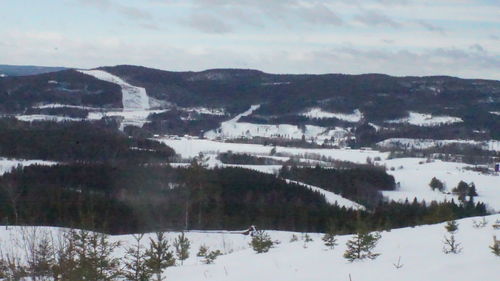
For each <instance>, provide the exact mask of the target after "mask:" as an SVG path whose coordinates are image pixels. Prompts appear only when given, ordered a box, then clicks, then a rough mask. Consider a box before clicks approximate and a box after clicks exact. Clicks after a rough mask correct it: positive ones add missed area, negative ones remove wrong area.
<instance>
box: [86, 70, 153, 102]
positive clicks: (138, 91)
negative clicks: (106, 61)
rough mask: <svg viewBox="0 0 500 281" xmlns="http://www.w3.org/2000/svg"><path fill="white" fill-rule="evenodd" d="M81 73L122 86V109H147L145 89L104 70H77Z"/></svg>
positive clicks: (147, 100) (147, 98)
mask: <svg viewBox="0 0 500 281" xmlns="http://www.w3.org/2000/svg"><path fill="white" fill-rule="evenodd" d="M78 71H79V72H81V73H83V74H87V75H90V76H93V77H95V78H97V79H99V80H103V81H107V82H111V83H115V84H118V85H119V86H120V87H121V88H122V104H123V111H138V110H148V109H149V97H148V95H147V94H146V89H144V88H142V87H136V86H132V85H130V84H129V83H127V82H125V81H124V80H123V79H121V78H120V77H118V76H115V75H112V74H110V73H108V72H106V71H104V70H98V69H93V70H78Z"/></svg>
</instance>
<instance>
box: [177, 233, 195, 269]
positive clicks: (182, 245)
mask: <svg viewBox="0 0 500 281" xmlns="http://www.w3.org/2000/svg"><path fill="white" fill-rule="evenodd" d="M190 247H191V242H190V241H189V239H187V237H186V236H185V235H184V232H182V233H181V234H179V236H177V238H175V240H174V248H175V254H176V255H177V259H178V260H180V261H181V264H183V263H184V260H186V259H187V258H189V248H190Z"/></svg>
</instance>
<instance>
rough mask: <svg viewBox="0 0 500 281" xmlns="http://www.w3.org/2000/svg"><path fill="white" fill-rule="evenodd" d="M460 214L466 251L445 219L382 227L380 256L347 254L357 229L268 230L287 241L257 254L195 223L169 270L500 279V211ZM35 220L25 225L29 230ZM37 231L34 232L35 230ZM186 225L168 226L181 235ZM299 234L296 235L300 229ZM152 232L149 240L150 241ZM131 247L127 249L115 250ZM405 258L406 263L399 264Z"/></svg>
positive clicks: (283, 278) (242, 241) (317, 279)
mask: <svg viewBox="0 0 500 281" xmlns="http://www.w3.org/2000/svg"><path fill="white" fill-rule="evenodd" d="M479 219H480V218H467V219H462V220H458V224H459V230H458V233H457V234H456V239H457V241H458V242H459V243H461V247H462V248H463V250H462V252H461V253H459V254H445V253H444V252H443V251H442V248H443V237H444V235H445V234H446V230H445V228H444V225H445V224H444V223H441V224H436V225H424V226H418V227H414V228H402V229H393V230H392V231H385V232H382V233H381V236H382V238H381V240H380V241H379V243H378V245H377V247H376V248H375V252H376V253H380V256H379V257H378V258H377V259H375V260H365V261H355V262H352V263H351V262H348V261H347V260H346V259H344V258H343V256H342V255H343V253H344V252H345V250H346V242H347V241H348V240H349V239H351V238H352V236H351V235H343V236H338V237H337V240H338V241H337V242H338V245H337V246H336V247H335V249H333V250H328V249H327V248H326V247H325V246H324V245H323V241H322V240H321V237H322V234H320V233H309V234H308V235H309V236H310V237H311V238H312V239H313V241H312V242H309V243H305V241H304V234H303V233H293V232H284V231H268V233H269V234H270V235H271V237H272V239H273V240H277V241H280V244H278V245H276V246H275V247H274V248H272V249H271V250H270V251H269V252H268V253H263V254H257V253H255V252H254V251H253V250H252V249H251V248H250V247H249V244H248V243H249V242H250V240H251V237H249V236H245V235H242V234H238V233H235V232H228V231H204V232H199V231H190V232H187V233H186V236H187V237H188V239H189V240H190V241H191V249H190V257H189V258H188V259H187V260H186V261H185V262H184V265H182V266H181V265H178V266H175V267H169V268H168V269H167V270H166V271H165V272H164V277H165V278H166V280H208V281H247V280H259V281H304V280H314V281H331V280H354V281H374V280H384V281H401V280H405V281H421V280H439V281H471V280H487V281H493V280H497V279H498V274H499V270H498V264H499V263H500V257H497V256H495V255H493V254H492V253H491V250H490V249H489V246H490V245H492V242H493V236H494V235H496V236H497V237H498V236H500V230H495V229H493V228H492V224H493V223H494V222H495V221H496V220H500V215H492V216H488V217H486V220H487V221H488V225H487V226H485V227H484V228H474V227H473V222H474V220H477V221H478V220H479ZM29 230H30V228H29V227H28V228H25V229H24V231H25V232H24V233H26V231H29ZM37 231H38V234H39V235H41V233H48V234H49V235H51V236H52V237H54V238H57V237H58V236H59V235H61V230H59V229H57V228H43V227H38V228H37ZM22 233H23V230H22V229H21V228H20V227H8V229H6V228H5V227H1V228H0V239H1V241H0V242H1V243H0V245H1V248H2V250H3V251H4V253H8V252H9V251H12V250H14V251H18V252H19V253H23V249H22V248H20V247H22V246H21V245H22V239H21V238H22ZM30 233H33V232H32V231H31V232H30ZM178 234H179V233H178V232H168V233H167V237H168V238H169V239H170V240H173V239H174V238H175V237H176V236H177V235H178ZM293 235H295V236H297V237H298V238H299V240H298V241H295V242H291V238H292V236H293ZM149 237H152V235H151V234H148V235H146V236H145V237H144V239H143V240H142V241H143V243H147V242H148V240H149ZM110 239H111V240H113V241H121V242H122V245H123V246H127V245H129V244H130V243H132V242H133V238H132V236H131V235H122V236H112V237H110ZM201 245H206V246H208V247H210V248H211V249H212V250H216V249H218V250H221V252H222V253H223V254H224V255H222V256H220V257H219V258H217V260H215V263H214V264H210V265H206V264H203V263H202V262H201V260H200V259H199V258H198V257H196V253H197V251H198V249H199V247H200V246H201ZM115 255H118V256H121V255H123V249H120V250H118V251H116V252H115ZM398 259H400V264H401V265H402V267H401V268H396V267H395V266H394V264H396V263H398Z"/></svg>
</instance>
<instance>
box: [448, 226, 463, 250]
mask: <svg viewBox="0 0 500 281" xmlns="http://www.w3.org/2000/svg"><path fill="white" fill-rule="evenodd" d="M444 227H445V229H446V231H448V233H450V236H449V237H448V236H446V235H445V236H444V241H443V243H444V246H443V252H444V253H445V254H458V253H460V252H461V251H462V247H460V243H458V242H457V240H456V239H455V233H456V232H457V231H458V223H457V222H456V221H455V220H452V221H448V222H447V223H446V225H445V226H444Z"/></svg>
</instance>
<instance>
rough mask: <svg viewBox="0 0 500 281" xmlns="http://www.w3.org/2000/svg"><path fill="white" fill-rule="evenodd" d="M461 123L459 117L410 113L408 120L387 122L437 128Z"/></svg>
mask: <svg viewBox="0 0 500 281" xmlns="http://www.w3.org/2000/svg"><path fill="white" fill-rule="evenodd" d="M459 122H463V120H462V119H461V118H459V117H452V116H433V115H432V114H425V113H418V112H409V116H408V117H406V118H401V119H396V120H390V121H387V123H407V124H411V125H416V126H423V127H435V126H441V125H446V124H453V123H459Z"/></svg>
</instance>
